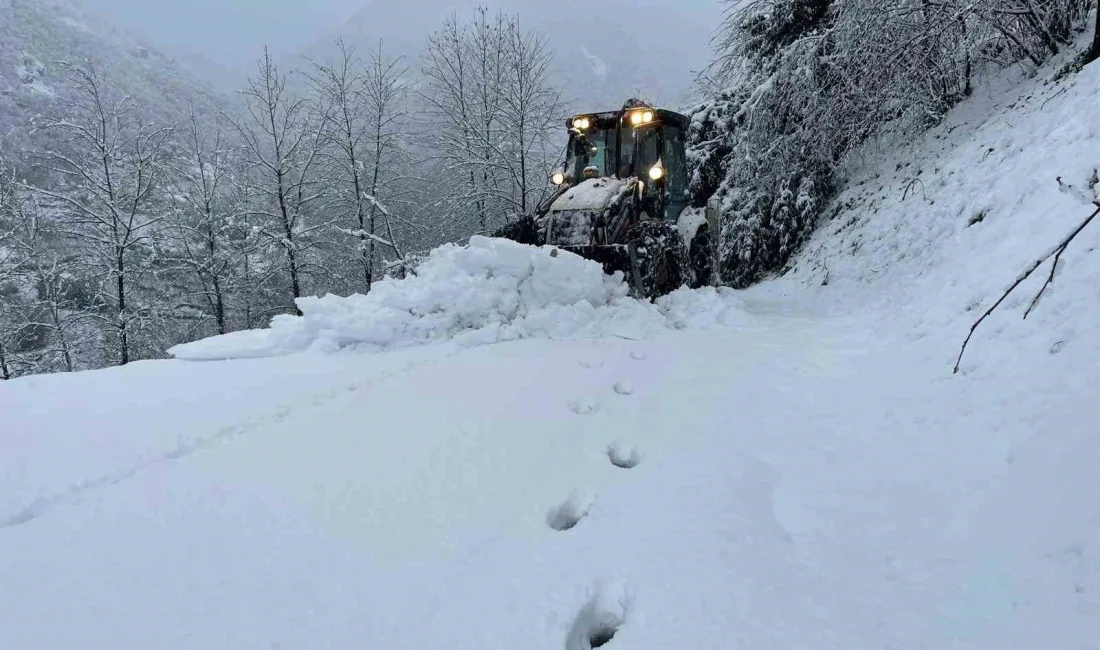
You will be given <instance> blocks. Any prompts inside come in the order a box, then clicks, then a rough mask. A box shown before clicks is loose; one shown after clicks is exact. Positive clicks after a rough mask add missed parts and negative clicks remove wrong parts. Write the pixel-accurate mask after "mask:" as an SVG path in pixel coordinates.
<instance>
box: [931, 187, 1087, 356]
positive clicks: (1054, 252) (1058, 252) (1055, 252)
mask: <svg viewBox="0 0 1100 650" xmlns="http://www.w3.org/2000/svg"><path fill="white" fill-rule="evenodd" d="M1059 185H1061V179H1059ZM1092 203H1093V204H1094V205H1096V210H1094V211H1093V212H1092V214H1090V215H1089V216H1088V218H1087V219H1085V220H1084V221H1082V222H1081V223H1080V224H1078V226H1077V227H1076V228H1074V229H1073V232H1071V233H1070V234H1069V235H1068V236H1067V237H1066V238H1065V239H1063V240H1062V241H1061V242H1060V243H1059V244H1058V245H1057V246H1055V247H1054V248H1053V249H1051V250H1050V251H1049V252H1048V253H1047V254H1046V255H1043V256H1042V257H1040V258H1039V259H1037V260H1035V262H1034V263H1033V264H1032V265H1031V266H1030V267H1028V269H1027V270H1026V271H1024V272H1023V273H1021V274H1020V277H1018V278H1016V281H1015V282H1013V283H1012V286H1010V287H1009V288H1008V289H1007V290H1005V292H1004V293H1003V294H1002V295H1001V297H1000V299H998V300H997V302H995V303H993V306H992V307H990V308H989V309H987V310H986V311H985V313H984V314H982V315H981V318H979V319H978V320H976V321H974V324H973V325H971V326H970V333H969V334H967V335H966V340H965V341H963V344H962V348H961V349H960V350H959V358H958V359H956V360H955V369H954V371H952V374H957V373H958V372H959V365H960V364H962V358H963V354H964V353H965V352H966V346H967V344H968V343H970V338H971V337H972V336H974V330H976V329H978V326H979V325H981V324H982V321H984V320H985V319H986V318H987V317H988V316H989V315H990V314H992V313H993V310H994V309H996V308H997V307H998V306H999V305H1000V304H1001V303H1002V302H1004V301H1005V298H1008V295H1009V294H1010V293H1012V291H1013V290H1014V289H1015V288H1016V287H1018V286H1020V285H1021V284H1022V283H1023V282H1024V280H1026V279H1028V277H1030V276H1031V274H1032V273H1034V272H1035V270H1036V269H1038V268H1039V267H1040V266H1042V264H1043V262H1045V261H1047V260H1048V259H1050V258H1051V256H1053V257H1054V264H1053V265H1052V266H1051V269H1050V275H1049V276H1047V281H1046V282H1045V283H1043V287H1042V288H1041V289H1039V293H1037V294H1035V297H1034V298H1032V300H1031V304H1030V305H1028V308H1027V310H1026V311H1024V318H1027V316H1028V314H1030V313H1031V310H1032V309H1034V308H1035V305H1036V304H1038V302H1039V298H1040V297H1041V296H1042V295H1043V292H1044V291H1046V290H1047V287H1049V286H1050V285H1051V284H1052V283H1053V282H1054V272H1055V270H1056V269H1057V268H1058V261H1059V259H1060V258H1061V257H1062V253H1064V252H1065V250H1066V248H1067V247H1068V246H1069V244H1070V242H1072V241H1073V239H1074V237H1076V236H1077V235H1079V234H1080V233H1081V231H1082V230H1084V229H1085V227H1086V226H1088V225H1089V223H1090V222H1091V221H1092V220H1093V219H1095V218H1096V215H1098V214H1100V200H1097V201H1093V202H1092Z"/></svg>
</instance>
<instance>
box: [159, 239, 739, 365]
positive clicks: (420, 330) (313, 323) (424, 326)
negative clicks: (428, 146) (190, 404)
mask: <svg viewBox="0 0 1100 650" xmlns="http://www.w3.org/2000/svg"><path fill="white" fill-rule="evenodd" d="M627 293H628V288H627V285H626V283H625V282H623V277H622V274H621V273H617V274H615V275H611V276H609V275H607V274H605V273H603V270H602V268H601V267H600V265H599V264H597V263H595V262H592V261H591V260H587V259H584V258H582V257H580V256H578V255H574V254H572V253H568V252H565V251H561V250H552V249H549V248H538V247H533V246H527V245H524V244H517V243H515V242H512V241H508V240H501V239H491V238H487V237H474V238H472V239H471V241H470V243H469V245H468V246H457V245H453V244H448V245H445V246H442V247H440V248H437V249H436V250H435V251H433V252H432V254H431V255H430V256H429V258H428V259H427V260H426V261H425V262H424V264H423V265H422V266H420V268H419V269H418V271H417V275H416V276H413V277H409V278H406V279H403V280H396V279H393V278H387V279H385V280H382V281H380V282H378V283H377V284H376V285H375V286H374V289H373V290H372V291H371V292H370V293H369V294H367V295H359V294H356V295H352V296H348V297H339V296H333V295H328V296H325V297H322V298H316V297H308V298H300V299H299V300H298V301H297V304H298V307H299V309H301V310H302V314H303V315H302V316H301V317H298V316H289V315H281V316H277V317H275V318H274V319H273V320H272V323H271V327H270V328H268V329H266V330H252V331H244V332H234V333H231V334H226V335H224V336H215V337H212V338H208V339H204V340H200V341H196V342H193V343H187V344H184V345H178V346H175V347H173V348H171V349H170V350H169V351H168V352H169V353H170V354H171V355H173V356H174V357H176V358H177V359H187V360H216V359H228V358H252V357H267V356H277V355H283V354H290V353H294V352H301V351H305V350H311V349H312V350H325V351H330V350H337V349H342V348H347V347H356V348H363V347H366V348H374V349H389V348H395V347H404V346H409V345H417V344H424V343H431V342H440V341H454V342H456V343H457V344H459V345H478V344H486V343H496V342H501V341H509V340H515V339H522V338H576V337H603V336H622V337H628V338H635V337H642V336H645V335H646V334H648V333H652V332H654V331H660V330H666V329H669V328H670V327H671V328H681V327H684V326H687V325H689V324H707V323H709V324H711V325H714V324H721V323H725V322H727V321H729V320H730V317H729V314H730V313H731V311H735V310H736V308H737V307H736V305H737V303H736V302H735V301H734V299H733V298H732V295H731V294H730V292H723V293H721V294H720V293H719V292H716V291H713V290H711V291H710V292H709V293H705V294H702V293H701V294H699V295H690V294H691V292H686V293H684V294H681V295H672V296H668V297H666V298H665V299H663V300H662V301H659V302H658V304H657V305H654V304H652V303H646V302H640V301H637V300H634V299H631V298H629V297H627ZM679 293H680V292H678V294H679Z"/></svg>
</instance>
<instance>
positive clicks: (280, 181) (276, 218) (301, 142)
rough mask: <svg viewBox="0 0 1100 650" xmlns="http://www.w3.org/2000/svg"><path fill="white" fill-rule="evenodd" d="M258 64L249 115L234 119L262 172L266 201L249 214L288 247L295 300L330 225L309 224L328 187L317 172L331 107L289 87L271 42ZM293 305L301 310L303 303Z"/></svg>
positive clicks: (259, 188)
mask: <svg viewBox="0 0 1100 650" xmlns="http://www.w3.org/2000/svg"><path fill="white" fill-rule="evenodd" d="M257 67H258V71H257V76H256V77H254V78H249V81H248V88H247V89H245V90H244V91H243V94H244V96H245V100H246V103H247V113H248V120H247V122H243V121H240V120H233V119H231V120H230V121H231V122H232V124H233V125H234V126H235V127H236V130H237V132H238V133H239V134H240V136H241V139H242V140H243V141H244V144H245V148H246V150H247V152H248V154H249V156H250V158H251V164H252V165H253V167H254V168H255V169H256V170H257V172H258V176H259V178H258V182H257V183H255V184H253V185H252V186H251V187H252V189H253V190H255V192H256V193H257V194H258V195H259V196H261V197H263V200H262V201H261V202H260V203H259V204H257V205H254V206H253V207H252V208H251V209H250V210H249V213H250V215H251V216H255V217H260V218H261V219H262V220H263V221H264V223H263V225H261V226H258V232H259V233H260V234H262V235H263V236H264V237H266V238H267V239H269V240H270V241H271V242H272V243H274V244H276V245H278V246H280V247H281V248H282V249H283V252H284V254H285V259H286V272H287V277H288V281H289V285H290V286H289V289H290V294H291V298H292V304H293V301H296V300H297V299H298V298H300V297H301V296H302V295H303V291H302V280H303V274H304V273H305V272H306V271H307V270H308V269H307V267H308V261H307V260H305V259H304V258H303V256H304V255H305V254H306V253H307V252H308V250H309V249H310V248H311V246H310V236H311V235H312V234H314V233H316V232H317V231H318V230H321V229H323V228H324V224H323V223H317V222H315V223H312V224H310V223H308V217H309V212H310V209H311V206H312V205H313V204H314V203H316V202H317V201H318V199H320V198H321V196H322V193H323V192H324V190H325V187H324V183H322V182H321V179H320V178H318V176H317V172H318V171H319V170H318V162H319V160H318V156H319V153H320V151H321V148H322V146H323V144H324V126H325V124H326V123H327V121H328V115H327V110H328V107H327V106H323V105H321V106H316V105H311V104H310V103H309V102H307V101H306V100H305V99H303V98H301V97H298V96H296V95H294V94H293V93H291V92H290V91H288V89H287V80H286V75H284V74H283V73H282V72H280V70H279V68H278V66H277V65H276V64H275V62H274V61H273V60H272V58H271V53H270V51H269V50H268V49H267V48H266V47H265V48H264V55H263V57H262V58H261V59H260V60H259V62H258V66H257ZM293 309H294V312H295V313H297V314H299V315H300V314H301V311H300V310H299V309H298V306H297V304H293Z"/></svg>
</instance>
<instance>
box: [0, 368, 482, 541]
mask: <svg viewBox="0 0 1100 650" xmlns="http://www.w3.org/2000/svg"><path fill="white" fill-rule="evenodd" d="M463 351H464V350H461V349H460V350H455V351H453V352H448V353H447V354H444V355H442V356H440V357H436V358H433V359H429V360H426V361H413V362H410V363H409V364H407V365H405V366H403V367H401V368H400V369H398V370H395V371H393V372H390V373H384V374H382V375H380V376H378V377H374V378H366V379H363V380H360V381H357V382H355V383H352V384H348V385H346V386H345V387H344V388H336V387H334V388H330V389H328V390H325V391H321V392H318V393H315V394H314V395H313V398H312V399H309V400H306V401H304V408H307V409H308V408H316V407H320V406H322V405H324V404H326V403H328V402H331V401H332V400H334V399H336V398H337V397H339V396H340V395H344V394H347V393H349V392H354V391H357V390H360V389H363V388H374V387H376V386H378V385H379V384H383V383H385V382H388V381H390V380H391V379H394V378H396V377H400V376H402V375H405V374H407V373H410V372H412V371H414V370H417V369H418V368H420V367H422V366H425V365H429V364H433V363H439V362H441V361H445V360H447V359H450V358H451V357H454V356H455V355H457V354H460V353H461V352H463ZM293 412H294V409H293V408H292V407H290V406H287V405H285V404H284V405H282V406H279V407H277V408H276V409H275V410H274V411H272V412H270V413H269V414H267V415H264V416H260V417H254V418H247V419H245V420H243V421H241V422H238V423H236V424H231V425H227V426H223V427H221V428H219V429H217V430H216V431H215V432H214V433H211V434H208V435H205V436H194V437H190V436H183V435H181V436H179V439H178V441H177V443H176V446H175V447H173V448H171V449H169V450H168V451H165V452H162V453H158V454H155V455H153V456H152V457H150V458H146V459H144V460H142V461H140V462H137V463H134V464H133V465H130V466H129V467H125V468H123V469H119V470H115V471H113V472H108V473H105V474H101V475H99V476H95V477H92V478H88V479H84V480H83V481H79V482H77V483H73V484H70V485H69V486H67V487H64V488H62V489H60V490H57V491H55V492H51V493H47V494H45V495H40V496H37V497H35V498H34V499H32V500H31V501H30V502H29V503H27V504H26V505H23V506H22V507H18V508H17V509H16V510H14V511H13V512H10V513H9V514H3V513H0V530H3V529H5V528H14V527H16V526H21V525H23V524H26V523H28V522H31V521H34V520H35V519H38V518H39V517H40V516H42V515H43V514H44V513H46V512H48V511H49V510H51V509H53V508H54V507H56V506H59V505H62V504H72V503H76V502H78V501H79V499H80V497H81V496H83V495H86V494H88V493H90V492H97V491H100V490H105V489H108V488H111V487H114V486H116V485H119V484H120V483H123V482H125V481H128V480H130V479H132V478H134V477H135V476H137V475H139V474H141V473H142V472H145V471H148V470H150V469H152V468H154V467H158V466H161V465H167V464H169V463H173V462H176V461H178V460H181V459H184V458H187V457H188V456H191V455H194V454H196V453H198V452H200V451H202V450H204V449H207V448H209V447H213V446H215V445H218V444H220V443H223V442H227V441H229V440H232V439H234V438H238V437H240V436H242V435H244V434H246V433H249V432H251V431H254V430H256V429H258V428H260V427H263V426H265V425H274V424H278V423H279V422H282V421H283V420H285V419H286V418H287V417H288V416H289V415H290V414H291V413H293Z"/></svg>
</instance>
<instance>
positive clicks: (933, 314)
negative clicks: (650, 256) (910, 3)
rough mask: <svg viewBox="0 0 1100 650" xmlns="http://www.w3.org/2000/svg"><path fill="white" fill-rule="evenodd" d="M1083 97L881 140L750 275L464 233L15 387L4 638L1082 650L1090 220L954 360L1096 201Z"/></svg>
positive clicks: (1093, 524) (3, 537) (1038, 91)
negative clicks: (400, 263) (633, 296)
mask: <svg viewBox="0 0 1100 650" xmlns="http://www.w3.org/2000/svg"><path fill="white" fill-rule="evenodd" d="M1098 87H1100V67H1097V65H1093V66H1090V68H1087V69H1086V70H1085V71H1084V72H1083V73H1081V74H1080V75H1079V76H1077V77H1075V78H1073V79H1072V80H1071V81H1069V83H1068V86H1067V87H1066V90H1064V91H1062V87H1057V86H1046V85H1043V84H1042V83H1041V81H1027V82H1024V83H1022V84H1017V85H1015V86H1011V85H1009V84H1008V83H1007V82H1005V83H1002V84H1001V85H1000V86H999V87H997V88H995V90H993V91H990V94H987V95H986V96H985V97H984V98H975V99H974V100H973V101H972V102H970V103H968V104H966V105H964V106H961V107H959V109H958V110H957V111H956V112H955V113H954V114H953V116H952V118H951V121H950V122H949V123H948V124H947V125H944V126H943V127H942V128H941V129H938V130H937V131H936V132H934V133H933V134H931V135H930V137H929V138H928V139H927V141H922V142H918V143H914V144H913V145H912V151H913V152H914V155H915V156H916V159H917V162H915V163H913V165H914V166H916V167H918V168H920V169H921V170H923V171H922V173H921V174H920V176H919V178H921V179H922V180H921V182H920V183H911V182H910V181H911V179H912V178H913V177H915V176H916V173H915V171H908V170H909V169H910V168H904V167H903V168H902V170H897V171H896V173H895V171H894V170H895V167H896V164H897V160H899V159H900V158H899V157H900V156H901V155H902V154H894V155H889V156H888V155H885V154H883V155H882V156H881V157H876V156H873V155H870V154H869V156H868V160H867V161H865V162H864V163H863V165H862V166H854V167H853V168H852V170H851V179H852V180H851V189H849V190H848V191H847V192H846V193H845V195H844V196H843V197H842V200H843V201H845V202H846V203H847V202H850V206H851V207H850V208H849V209H848V210H847V211H845V212H842V213H841V215H840V216H839V217H838V218H837V219H836V220H835V221H834V222H833V223H831V224H828V225H826V227H825V228H823V229H822V231H821V232H820V233H819V234H818V235H817V236H816V237H815V238H814V240H813V241H812V242H811V243H810V245H809V246H808V248H807V250H806V251H805V253H804V254H803V255H801V256H800V257H799V260H798V264H797V266H796V268H795V269H794V270H793V271H792V272H791V273H789V274H788V275H786V276H785V277H783V278H781V279H778V280H775V281H772V282H769V283H765V284H763V285H761V286H758V287H755V288H753V289H752V290H749V291H744V292H733V291H721V292H719V291H714V290H705V291H680V292H677V293H676V294H673V295H671V296H669V297H667V298H665V299H662V300H661V301H659V304H657V305H647V304H641V303H636V302H634V301H631V300H629V299H627V298H625V297H624V296H623V289H622V288H621V286H620V285H618V284H616V283H615V282H613V281H609V280H608V279H606V278H603V277H602V276H599V274H598V273H596V274H593V273H592V272H591V270H590V266H589V265H588V264H587V263H585V262H583V261H581V260H577V259H574V258H571V257H569V256H567V255H560V254H559V256H558V257H554V258H551V257H549V253H548V252H546V251H533V250H531V249H527V248H525V247H520V246H518V245H511V244H500V245H497V244H495V243H492V242H488V241H477V240H475V241H474V242H473V243H472V246H471V247H470V248H468V249H459V248H457V247H454V248H449V249H447V250H444V251H439V252H438V253H437V255H436V256H435V258H434V259H435V262H429V263H428V264H427V265H426V266H427V267H428V268H427V270H426V271H422V272H421V276H420V277H419V278H417V279H414V280H409V281H406V282H405V283H403V284H402V283H394V285H393V286H389V285H384V287H383V288H382V289H381V290H380V291H379V292H377V293H376V292H372V293H371V294H370V296H366V297H358V298H352V299H344V300H341V299H336V298H326V299H319V300H308V301H304V302H303V304H302V307H303V311H304V312H305V316H304V317H302V318H282V319H280V320H279V321H278V322H276V323H275V324H274V325H273V327H272V328H271V329H269V330H264V331H262V332H259V333H249V334H244V335H240V336H237V337H231V338H223V339H215V340H208V341H204V342H199V343H196V344H194V345H189V346H182V347H181V348H179V349H177V350H175V352H176V354H177V356H179V357H181V358H183V357H187V358H191V359H216V358H224V357H265V358H239V359H236V360H232V361H210V362H206V363H192V362H187V361H163V362H143V363H139V364H134V365H133V366H130V367H126V368H122V369H110V370H101V371H94V372H87V373H80V374H76V375H67V376H66V375H57V376H39V377H29V378H24V379H20V380H17V381H14V382H10V383H7V384H5V385H2V386H0V414H3V426H2V428H0V450H2V451H3V455H2V456H0V603H2V604H3V606H2V607H0V647H3V648H7V647H12V648H36V649H37V648H62V647H67V648H71V647H77V646H78V647H112V648H131V647H132V648H139V647H142V648H144V647H158V648H176V647H179V648H183V647H188V648H190V647H203V648H223V647H224V648H241V647H249V648H251V647H272V648H316V647H325V648H337V647H339V648H344V647H371V648H384V649H387V650H389V649H394V650H396V649H401V648H409V649H414V648H415V649H418V650H419V649H423V648H443V647H446V648H478V649H482V648H487V647H492V648H533V649H539V648H554V649H558V650H560V649H561V648H565V649H566V650H577V649H583V648H587V647H588V646H589V645H591V643H590V640H591V639H592V638H593V637H603V638H601V639H599V640H604V639H606V637H607V636H608V635H609V634H610V632H611V631H614V635H613V637H612V638H611V640H610V641H608V642H607V644H606V645H605V646H603V647H606V648H612V649H613V648H632V649H635V650H649V649H654V650H656V649H661V650H664V649H666V648H670V647H700V648H752V649H753V650H767V649H776V650H778V649H783V650H789V649H790V648H844V649H851V648H867V649H876V650H879V649H892V648H897V649H899V650H900V649H903V648H904V649H905V650H910V649H913V648H928V649H930V650H932V649H935V650H942V649H946V648H958V649H973V650H979V649H981V650H988V649H990V648H998V649H1002V648H1021V649H1023V648H1028V649H1030V648H1048V647H1050V648H1055V647H1057V648H1075V649H1096V648H1100V640H1098V639H1100V637H1098V636H1097V633H1096V631H1097V630H1098V629H1100V595H1098V594H1100V504H1098V503H1097V500H1096V494H1097V489H1098V488H1100V479H1098V478H1097V472H1096V469H1095V464H1096V459H1097V458H1100V436H1098V435H1097V431H1098V430H1100V428H1098V426H1097V424H1096V422H1097V418H1098V415H1100V412H1098V408H1097V406H1096V402H1095V390H1096V389H1095V387H1096V386H1097V385H1100V364H1097V362H1096V359H1097V358H1098V354H1100V307H1098V305H1097V298H1098V297H1100V296H1098V294H1097V287H1098V286H1100V263H1098V261H1100V258H1098V257H1097V254H1096V253H1095V252H1093V251H1094V249H1095V247H1096V246H1097V243H1098V242H1100V228H1097V229H1096V230H1095V231H1093V230H1088V231H1085V232H1084V233H1083V234H1082V236H1081V237H1080V238H1079V240H1078V241H1077V242H1076V243H1075V244H1074V245H1073V246H1071V248H1070V250H1069V252H1067V254H1066V256H1065V267H1064V268H1063V270H1062V271H1061V272H1060V274H1059V275H1058V277H1057V280H1056V282H1055V285H1054V287H1053V291H1052V292H1051V293H1050V294H1049V296H1048V297H1047V298H1046V299H1044V300H1043V301H1042V303H1041V305H1040V307H1039V308H1038V310H1037V311H1036V312H1035V313H1034V314H1033V315H1032V316H1030V317H1029V318H1028V319H1027V320H1026V321H1024V320H1022V319H1021V318H1020V316H1021V313H1022V309H1023V308H1024V307H1025V306H1026V304H1027V301H1028V300H1029V299H1030V297H1031V294H1032V293H1034V291H1036V290H1037V289H1038V286H1039V285H1040V284H1041V282H1042V278H1041V277H1040V275H1042V274H1039V275H1037V276H1036V277H1035V278H1033V280H1032V281H1030V282H1029V283H1027V284H1026V286H1025V287H1023V288H1022V289H1021V293H1020V296H1019V297H1018V298H1016V299H1013V300H1010V301H1008V302H1006V304H1005V305H1003V306H1002V307H1001V310H1002V312H1000V313H999V314H998V316H997V317H996V318H994V319H991V320H990V322H987V323H986V324H985V325H983V327H982V329H980V330H979V333H978V334H977V335H976V338H975V341H974V343H972V345H971V350H970V352H968V357H967V359H966V360H965V362H964V364H963V372H961V373H960V374H958V375H952V374H951V367H952V364H953V362H954V357H955V355H956V353H957V351H958V345H959V343H961V341H962V338H963V336H965V333H966V329H967V328H968V327H969V325H970V323H971V322H972V321H973V319H974V318H976V316H977V315H978V314H979V313H980V312H981V311H982V310H984V309H985V308H986V306H987V305H989V304H991V302H992V301H993V300H995V299H996V298H997V296H998V295H999V293H1000V291H1001V290H1003V289H1004V288H1005V287H1006V286H1007V285H1008V284H1009V283H1010V282H1011V281H1012V280H1013V279H1014V278H1015V277H1016V275H1017V274H1018V273H1019V272H1020V271H1021V270H1022V268H1023V267H1024V266H1026V264H1027V263H1028V262H1029V261H1031V260H1032V259H1033V258H1034V257H1035V256H1036V255H1038V254H1041V253H1043V252H1045V250H1046V249H1048V248H1049V246H1051V245H1052V244H1054V243H1056V242H1057V241H1058V240H1059V239H1060V238H1061V237H1062V236H1064V234H1065V233H1066V232H1068V230H1069V229H1070V228H1071V227H1072V226H1073V225H1075V223H1076V222H1077V221H1079V220H1080V219H1081V218H1083V217H1084V216H1086V214H1087V208H1086V206H1084V205H1082V204H1080V203H1079V202H1078V201H1076V200H1075V199H1074V198H1073V197H1071V196H1068V195H1066V194H1063V193H1059V192H1057V188H1056V186H1055V187H1053V188H1052V187H1051V186H1053V185H1054V183H1053V176H1055V175H1058V176H1062V177H1063V178H1064V179H1081V180H1086V179H1087V177H1088V174H1089V170H1090V169H1092V168H1094V167H1096V166H1097V165H1100V158H1097V155H1096V153H1095V152H1096V151H1098V150H1100V147H1097V144H1098V143H1097V138H1098V137H1100V128H1098V127H1100V116H1098V115H1097V114H1096V112H1095V111H1094V110H1092V107H1093V104H1094V103H1095V99H1096V91H1095V89H1096V88H1098ZM1006 125H1011V127H1009V126H1006ZM937 136H939V138H938V139H937ZM991 146H992V147H993V148H994V153H1000V155H1001V156H1002V157H1003V159H1002V158H998V159H997V160H996V161H995V162H994V161H990V160H989V157H991V156H992V155H993V154H990V156H987V157H985V158H986V159H985V160H982V158H983V156H985V153H984V152H985V151H987V150H988V148H989V147H991ZM906 155H908V154H906ZM922 183H923V186H924V187H923V188H921V184H922ZM906 189H908V191H906ZM922 189H923V192H922V191H921V190H922ZM918 197H919V198H918ZM976 210H985V211H986V216H985V217H984V218H983V220H981V221H980V222H977V223H974V224H973V225H969V226H968V223H969V222H970V221H971V217H972V216H974V214H975V211H976ZM876 211H877V212H876ZM432 264H436V266H435V267H434V270H433V266H432ZM826 267H827V270H826ZM422 268H423V267H422ZM459 270H460V271H461V272H458V271H459ZM528 273H529V274H528ZM826 274H827V277H826ZM826 280H827V282H826Z"/></svg>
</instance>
